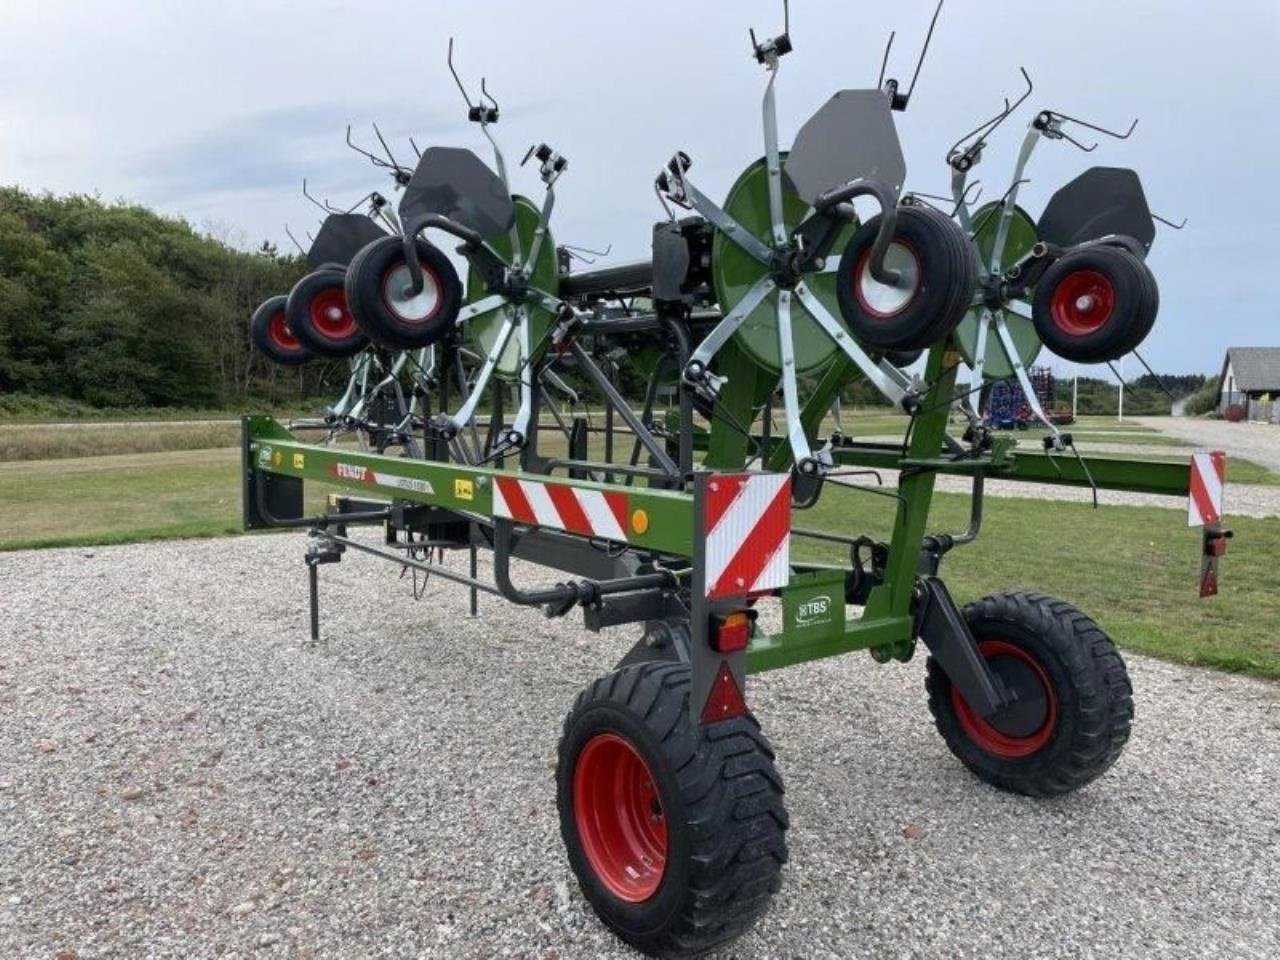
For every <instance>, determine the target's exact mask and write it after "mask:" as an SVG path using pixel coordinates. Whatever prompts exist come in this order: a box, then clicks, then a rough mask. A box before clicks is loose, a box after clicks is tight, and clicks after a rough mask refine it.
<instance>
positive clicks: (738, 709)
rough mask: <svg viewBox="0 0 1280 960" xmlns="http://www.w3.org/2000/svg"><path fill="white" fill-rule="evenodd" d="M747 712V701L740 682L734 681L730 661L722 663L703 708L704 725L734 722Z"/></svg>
mask: <svg viewBox="0 0 1280 960" xmlns="http://www.w3.org/2000/svg"><path fill="white" fill-rule="evenodd" d="M746 712H747V701H746V699H745V698H744V697H743V696H742V691H741V690H739V689H738V681H736V680H734V679H733V671H732V670H730V669H729V663H728V661H725V660H722V661H720V671H719V672H718V673H717V674H716V680H715V683H713V684H712V685H711V693H710V694H709V695H708V696H707V703H706V705H705V706H704V707H703V708H702V723H703V724H704V725H706V724H708V723H719V722H720V721H721V720H732V719H733V718H734V717H740V716H742V715H743V714H744V713H746Z"/></svg>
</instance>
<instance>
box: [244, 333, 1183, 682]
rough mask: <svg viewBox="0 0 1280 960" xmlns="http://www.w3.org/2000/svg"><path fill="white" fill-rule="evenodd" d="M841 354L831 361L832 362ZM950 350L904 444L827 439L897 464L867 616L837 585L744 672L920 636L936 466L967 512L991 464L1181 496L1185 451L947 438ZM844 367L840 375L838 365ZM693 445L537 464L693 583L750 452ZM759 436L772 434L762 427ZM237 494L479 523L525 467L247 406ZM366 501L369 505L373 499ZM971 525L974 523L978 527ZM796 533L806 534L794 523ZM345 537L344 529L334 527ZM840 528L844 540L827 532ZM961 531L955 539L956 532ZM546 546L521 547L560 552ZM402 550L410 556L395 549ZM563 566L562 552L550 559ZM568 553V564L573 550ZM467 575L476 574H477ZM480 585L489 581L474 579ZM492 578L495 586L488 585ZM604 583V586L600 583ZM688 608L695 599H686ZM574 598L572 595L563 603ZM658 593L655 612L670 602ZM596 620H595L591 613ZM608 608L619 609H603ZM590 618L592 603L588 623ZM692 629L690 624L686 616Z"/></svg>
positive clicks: (816, 572)
mask: <svg viewBox="0 0 1280 960" xmlns="http://www.w3.org/2000/svg"><path fill="white" fill-rule="evenodd" d="M837 366H839V365H837ZM957 366H958V358H957V356H956V355H955V354H954V353H953V352H951V351H950V350H949V349H948V348H947V347H946V346H942V345H939V346H937V347H934V348H933V349H932V351H931V352H930V355H929V358H928V364H927V368H926V371H925V374H924V376H925V381H926V382H927V383H928V385H929V388H928V391H927V392H926V393H925V394H923V395H922V397H921V405H920V411H919V412H918V413H917V415H916V416H915V417H914V418H913V421H912V426H911V429H910V431H909V437H908V439H907V442H906V444H905V446H899V445H893V444H866V443H843V444H837V445H835V446H834V449H833V453H834V457H835V460H836V463H837V464H838V465H839V466H841V467H849V468H863V469H871V470H877V469H894V470H898V471H900V474H899V480H898V485H897V495H896V501H897V504H896V515H895V520H894V524H893V532H892V536H891V538H890V540H889V542H888V544H887V546H888V550H887V556H886V558H885V563H884V568H883V575H882V578H881V579H880V582H878V583H877V584H876V585H875V586H874V587H872V588H871V589H870V591H869V593H868V594H867V596H866V600H865V608H864V613H863V614H862V616H860V617H858V618H856V619H850V620H848V622H845V621H844V617H843V599H844V598H843V594H841V599H840V601H839V602H838V603H837V605H838V606H840V607H841V610H840V611H839V612H838V613H836V614H835V615H834V620H835V621H836V622H837V624H838V626H837V627H834V628H833V627H832V625H831V623H830V622H828V623H825V624H822V625H821V626H820V627H819V628H816V629H815V628H814V627H811V626H808V625H799V626H797V625H796V624H797V618H796V617H794V616H792V617H788V618H786V619H785V620H784V627H783V630H782V631H781V632H780V633H778V634H776V635H769V636H764V635H757V636H755V637H754V638H753V639H752V641H751V644H750V646H749V648H748V649H747V651H746V655H745V657H746V669H747V670H748V671H749V672H758V671H763V670H772V669H777V668H779V667H784V666H788V665H790V664H795V663H800V662H803V661H807V660H814V659H819V658H822V657H829V656H834V655H837V654H841V653H847V652H850V651H855V650H871V651H873V653H874V654H875V655H876V657H877V659H888V658H891V657H892V658H898V659H907V658H909V657H910V656H911V654H912V652H913V650H914V646H915V643H916V641H917V639H919V630H918V628H919V624H918V613H919V610H918V601H919V600H920V582H921V580H922V578H927V577H929V576H931V575H932V574H934V573H936V558H935V560H934V561H933V562H932V564H930V561H929V551H930V544H931V543H933V544H934V549H935V551H936V542H937V541H936V538H932V537H930V536H929V533H930V531H929V514H930V510H929V508H930V505H931V502H932V499H933V494H934V488H935V481H936V478H937V476H938V475H939V474H948V475H964V476H970V477H973V478H974V480H975V490H974V496H975V516H976V517H980V512H981V497H982V480H983V479H984V478H987V477H991V478H997V479H1008V480H1020V481H1027V482H1034V483H1049V484H1062V485H1070V486H1078V487H1089V486H1093V487H1095V488H1096V489H1101V490H1128V491H1138V492H1143V493H1156V494H1166V495H1170V496H1185V495H1187V493H1188V490H1189V484H1190V466H1189V465H1187V464H1179V463H1167V462H1156V461H1142V460H1133V459H1122V458H1113V457H1080V456H1062V455H1057V456H1055V455H1051V454H1048V453H1040V452H1024V451H1020V450H1017V449H1016V448H1015V442H1014V441H1013V440H1012V438H1005V437H997V438H995V440H994V442H993V443H992V445H991V447H990V449H988V450H986V451H985V452H983V453H981V454H980V455H975V454H973V453H972V452H968V451H966V452H963V453H951V452H949V450H948V446H947V442H946V441H947V425H948V417H949V411H950V407H951V401H952V400H953V395H954V392H955V379H956V367H957ZM847 374H848V371H847V370H840V369H833V370H831V371H829V372H828V374H827V376H826V377H825V378H824V380H823V382H822V383H821V384H820V385H819V387H818V389H817V390H816V391H815V393H814V394H813V395H812V396H811V397H810V398H809V400H808V403H807V404H806V408H805V412H804V418H805V426H806V429H807V430H808V431H809V432H810V433H811V434H812V433H814V432H815V431H816V426H817V424H818V422H820V420H821V417H822V415H823V414H824V413H825V411H826V410H827V409H828V407H829V405H830V401H831V399H832V397H833V395H834V391H835V389H836V388H837V386H838V384H839V383H840V382H841V380H842V379H843V378H844V377H845V376H847ZM842 375H843V376H842ZM754 387H755V385H754V384H753V383H752V382H750V378H732V379H731V380H730V382H729V384H727V385H726V389H725V391H724V393H723V395H722V397H721V402H723V403H725V404H726V405H727V406H728V407H729V408H730V409H733V408H741V409H743V410H750V409H751V404H752V403H753V402H754V400H755V396H754V393H755V389H754ZM701 440H702V442H701V443H699V444H698V445H699V446H703V447H705V448H706V454H705V457H704V461H703V469H702V470H700V471H697V472H695V474H694V475H693V476H691V477H689V478H688V479H689V480H690V481H691V482H690V483H689V484H688V485H687V489H686V490H670V489H661V488H657V487H646V486H640V485H628V486H622V485H612V484H604V483H597V482H593V481H590V480H583V479H576V478H573V477H564V478H560V477H550V476H539V479H543V480H546V481H547V482H549V483H553V484H558V485H564V486H568V487H572V488H576V489H580V490H595V491H602V492H603V491H609V490H618V491H624V492H625V494H626V496H627V498H628V500H629V510H630V512H631V515H632V516H636V515H637V514H642V515H643V516H644V518H645V521H644V525H643V528H642V529H641V528H640V527H638V526H633V528H632V529H630V530H629V531H628V542H627V546H628V547H629V548H630V550H631V551H632V552H634V553H637V554H640V555H643V556H645V557H647V558H649V559H650V560H651V561H652V562H653V565H654V566H656V567H658V568H660V569H662V570H663V571H664V575H665V578H666V579H665V581H662V582H661V583H659V580H661V578H659V580H650V581H644V584H645V588H646V589H651V588H653V587H654V586H655V585H657V589H658V591H659V592H664V593H667V594H670V595H673V596H686V598H687V595H688V593H689V584H690V580H691V578H692V577H693V576H694V575H695V574H696V573H697V571H695V569H694V567H693V566H692V563H693V561H694V560H695V558H696V556H697V555H698V547H699V543H698V541H699V533H698V532H697V531H698V526H697V524H696V522H695V519H696V515H697V511H698V506H697V502H696V501H697V498H698V494H697V490H696V487H697V483H696V480H697V478H698V477H706V476H708V475H710V474H711V472H712V471H732V470H741V469H742V467H743V464H744V463H745V461H746V438H745V437H744V436H743V435H742V434H741V433H740V432H735V431H730V430H727V429H724V428H722V427H719V426H717V424H714V423H713V425H712V429H711V430H710V431H708V432H707V433H706V434H704V435H703V436H702V438H701ZM757 442H760V443H766V444H767V443H768V440H767V438H757ZM243 451H244V453H243V463H244V485H245V486H244V494H245V525H246V527H247V528H249V529H254V528H261V527H272V526H295V527H304V526H305V527H309V528H311V529H312V530H314V531H317V532H318V534H319V535H320V536H321V537H322V538H328V539H331V538H332V537H334V536H335V534H333V533H332V531H333V530H335V529H340V530H342V531H345V528H346V527H347V526H348V525H354V524H356V523H359V522H373V523H387V524H393V523H394V522H395V519H396V517H397V516H401V515H402V514H397V513H396V512H395V511H393V510H392V509H391V504H392V503H393V502H394V503H400V504H408V505H420V506H425V507H429V508H435V510H436V511H437V513H436V514H434V516H435V517H436V522H437V523H439V522H443V521H442V520H441V518H444V521H448V522H452V523H454V524H455V527H456V525H457V524H459V523H464V524H472V525H475V526H477V527H478V528H481V529H492V528H494V527H495V526H500V525H504V521H503V520H502V518H498V517H495V515H494V500H493V489H494V485H495V480H496V479H497V478H499V477H513V478H514V477H522V478H525V479H528V478H529V477H530V474H529V473H527V472H521V471H509V470H502V469H498V468H495V467H490V466H474V465H469V464H462V463H453V462H442V461H431V460H417V459H410V458H404V457H394V456H385V455H378V454H372V453H367V452H360V451H356V450H352V449H346V448H342V447H335V446H326V445H317V444H309V443H305V442H301V441H299V440H298V439H297V438H295V437H294V436H293V434H291V433H290V432H289V431H288V430H287V429H286V428H285V427H284V426H282V425H281V424H279V423H277V422H276V421H275V420H273V419H271V418H269V417H260V416H250V417H246V418H245V420H244V445H243ZM765 458H766V459H765V462H766V463H767V466H768V467H769V469H770V470H771V471H785V470H787V469H788V468H789V467H790V463H789V460H790V451H789V449H788V448H787V446H786V444H785V443H783V442H777V443H776V445H775V446H772V447H768V448H767V449H766V450H765ZM308 480H309V481H316V482H320V483H325V484H336V485H341V486H345V487H347V488H348V489H351V488H354V489H356V490H358V491H360V492H361V494H366V493H367V494H369V495H372V496H376V497H380V498H383V501H384V503H385V506H382V507H379V506H378V503H377V502H376V501H370V500H365V499H363V497H360V498H356V499H352V500H347V499H342V500H333V501H332V502H333V503H339V504H342V505H343V506H344V507H345V506H346V505H348V504H351V503H355V504H357V505H358V506H360V507H363V508H365V509H363V510H355V511H352V510H350V509H348V510H347V512H342V511H339V512H336V513H334V512H330V513H327V514H326V515H323V516H320V517H313V518H307V517H304V516H303V513H302V509H301V507H302V497H301V482H300V481H308ZM371 506H372V509H369V508H370V507H371ZM974 532H975V533H976V531H974ZM554 534H555V536H556V537H557V539H559V540H566V539H577V540H579V541H581V542H582V543H584V544H585V543H586V539H587V538H582V537H575V535H574V534H572V533H571V532H567V531H555V532H554ZM793 535H795V536H803V535H804V533H803V532H802V531H796V532H795V533H794V534H793ZM343 536H344V538H345V533H344V534H343ZM474 539H477V538H474V537H469V538H467V539H466V540H465V541H464V540H456V541H454V542H453V543H452V544H451V545H454V546H459V547H461V546H464V545H473V543H472V541H473V540H474ZM478 539H479V541H480V542H481V545H484V546H493V545H494V541H493V538H492V537H480V538H478ZM832 539H841V540H844V542H849V543H852V542H853V537H852V536H850V537H849V538H848V539H847V540H845V539H844V538H842V537H839V536H835V537H832ZM961 542H963V541H961ZM556 556H557V555H555V554H551V555H547V556H539V555H538V554H536V553H534V554H532V555H531V556H530V557H529V558H530V559H533V560H534V561H535V562H545V563H547V564H548V565H551V566H556V565H557V561H556ZM401 562H404V563H409V562H411V561H409V560H407V559H404V560H401ZM559 565H561V566H564V565H565V564H559ZM568 565H569V566H572V565H573V564H568ZM792 571H793V572H792V578H791V582H790V584H789V585H788V586H786V587H784V588H782V589H781V590H780V591H778V593H779V595H780V596H781V599H782V600H783V603H784V605H785V606H786V608H787V610H788V611H792V610H794V609H795V608H796V607H797V605H798V604H800V603H802V602H803V599H804V598H806V597H808V596H810V595H812V594H814V593H815V592H817V593H821V588H827V590H828V593H829V591H830V587H831V585H832V584H842V583H843V580H844V578H845V577H846V576H847V575H848V574H849V573H851V572H852V571H851V569H840V568H825V567H822V566H817V565H806V564H800V563H796V564H793V565H792ZM471 585H472V586H478V584H475V583H472V584H471ZM481 589H484V588H483V587H482V588H481ZM490 592H495V591H490ZM607 592H610V591H606V593H607ZM616 592H618V593H626V592H630V590H629V585H627V584H619V588H618V590H617V591H616ZM605 595H606V594H605V593H599V592H595V591H592V590H590V589H586V590H583V591H581V592H580V594H579V595H577V597H576V599H577V601H578V603H580V605H582V606H584V607H587V608H590V607H592V606H593V605H599V604H600V603H601V602H602V598H603V597H604V596H605ZM685 603H686V607H685V609H686V610H688V612H689V615H690V617H692V616H693V610H692V607H691V606H690V605H689V604H688V601H687V599H686V601H685ZM573 605H576V604H569V605H568V606H566V607H565V609H564V610H561V611H560V612H567V610H568V609H569V608H570V607H572V606H573ZM670 609H671V608H670V606H669V605H667V606H660V607H659V608H658V613H661V612H663V611H664V610H666V611H669V610H670ZM633 613H634V617H633V619H635V620H636V621H649V620H653V619H658V618H660V617H657V616H655V611H654V608H653V607H652V606H647V605H644V604H639V605H636V606H635V607H634V608H633ZM597 622H599V621H597ZM609 622H617V621H616V620H614V621H609ZM591 623H592V618H591V617H590V616H588V624H589V625H590V624H591ZM695 631H696V632H697V628H696V625H695Z"/></svg>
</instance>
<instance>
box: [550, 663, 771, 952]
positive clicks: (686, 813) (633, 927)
mask: <svg viewBox="0 0 1280 960" xmlns="http://www.w3.org/2000/svg"><path fill="white" fill-rule="evenodd" d="M689 690H690V671H689V667H688V665H687V664H679V663H669V662H655V663H643V664H636V665H633V666H628V667H624V668H622V669H620V670H616V671H614V672H613V673H610V674H608V675H607V676H605V677H602V678H600V679H599V680H597V681H596V682H595V683H593V684H591V686H590V687H588V688H587V689H586V690H584V691H583V692H582V693H581V694H579V695H578V699H577V701H576V702H575V703H574V705H573V709H572V710H571V711H570V712H569V715H568V717H567V718H566V719H565V723H564V736H563V737H562V738H561V740H560V752H559V763H558V765H557V768H556V802H557V806H558V807H559V810H560V832H561V834H562V835H563V837H564V842H565V847H566V849H567V851H568V855H569V864H570V866H571V867H572V868H573V872H574V874H576V875H577V878H578V883H579V884H580V885H581V887H582V893H583V895H584V896H585V897H586V898H587V900H588V901H589V902H590V904H591V906H592V907H593V908H594V909H595V911H596V913H597V914H598V915H599V916H600V918H601V919H602V920H603V921H604V922H605V923H606V924H607V925H608V926H609V927H610V929H612V930H613V931H614V932H615V933H616V934H617V935H618V936H619V937H621V938H622V939H623V940H625V941H626V942H627V943H629V944H631V945H632V946H634V947H635V948H637V949H638V950H641V951H643V952H645V953H648V954H651V955H653V956H659V957H685V956H693V955H696V954H699V953H702V952H703V951H706V950H709V949H711V948H712V947H715V946H717V945H719V944H723V943H726V942H728V941H730V940H732V939H734V938H735V937H738V936H740V935H741V934H743V933H744V932H745V931H746V930H748V929H749V928H750V927H751V925H752V924H754V923H755V921H756V920H757V919H758V918H759V917H760V916H761V915H762V914H763V913H764V912H765V910H766V909H767V907H768V905H769V901H770V899H771V898H772V896H773V894H774V893H776V892H777V890H778V888H779V885H780V873H781V870H782V865H783V863H785V862H786V859H787V847H786V837H785V831H786V829H787V814H786V811H785V810H784V809H783V805H782V792H783V791H782V779H781V777H780V776H779V775H778V771H777V770H776V769H775V767H774V764H773V751H772V749H771V748H770V747H769V742H768V741H767V740H766V739H765V737H764V734H762V733H761V732H760V725H759V724H758V723H756V720H755V718H754V717H752V716H751V715H750V714H746V715H745V716H741V717H737V718H734V719H730V720H724V721H721V722H718V723H714V724H710V725H708V726H698V725H696V724H695V723H692V722H690V714H689ZM611 831H612V832H611ZM611 836H612V837H614V838H615V841H614V842H612V843H610V842H608V839H607V838H608V837H611Z"/></svg>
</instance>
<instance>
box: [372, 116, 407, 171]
mask: <svg viewBox="0 0 1280 960" xmlns="http://www.w3.org/2000/svg"><path fill="white" fill-rule="evenodd" d="M373 132H374V134H375V135H376V136H377V138H378V142H379V143H380V144H382V149H383V150H385V151H386V152H387V159H388V160H390V161H391V164H390V166H391V168H392V169H393V170H400V169H402V168H401V166H400V164H398V163H396V158H395V155H394V154H393V153H392V152H391V148H390V147H389V146H387V141H386V138H385V137H383V135H382V131H381V130H379V129H378V125H377V124H376V123H375V124H374V125H373ZM382 166H386V164H382Z"/></svg>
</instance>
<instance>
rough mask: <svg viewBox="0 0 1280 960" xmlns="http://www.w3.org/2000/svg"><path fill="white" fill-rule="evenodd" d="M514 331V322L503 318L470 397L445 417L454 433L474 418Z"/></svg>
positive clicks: (507, 317) (509, 317) (509, 318)
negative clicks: (500, 327) (453, 412)
mask: <svg viewBox="0 0 1280 960" xmlns="http://www.w3.org/2000/svg"><path fill="white" fill-rule="evenodd" d="M514 330H515V320H514V319H513V318H512V317H511V315H510V314H508V315H507V316H506V317H505V318H503V321H502V329H501V330H499V331H498V340H497V342H496V343H495V344H494V347H493V349H492V350H490V351H489V356H487V357H486V358H485V361H484V366H483V367H481V368H480V374H479V376H477V377H476V381H475V384H474V385H473V386H472V388H471V395H470V396H468V397H467V400H466V402H465V403H464V404H463V405H462V409H461V410H459V411H458V412H457V413H456V414H454V415H453V416H451V417H446V421H447V423H448V425H449V427H451V428H452V429H453V430H454V431H455V432H457V431H460V430H462V428H463V427H465V426H466V425H467V424H469V423H470V422H471V421H472V420H473V419H474V418H475V415H476V409H477V408H478V407H479V406H480V399H481V397H482V396H483V395H484V391H485V388H486V387H487V386H488V385H489V378H490V377H492V376H493V371H494V368H495V367H497V365H498V360H499V359H501V357H502V354H503V353H505V352H506V349H507V344H508V343H509V342H510V341H511V333H512V331H514Z"/></svg>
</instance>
